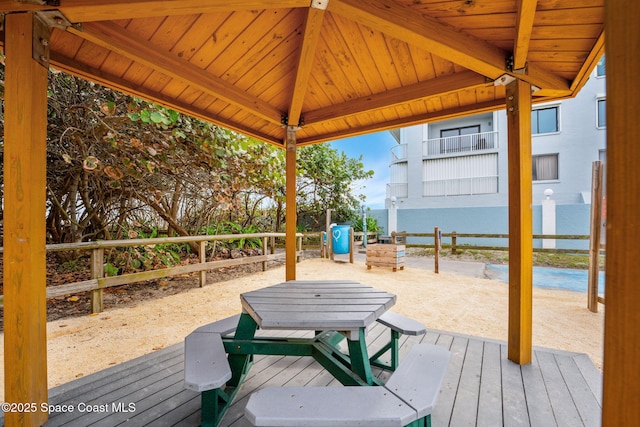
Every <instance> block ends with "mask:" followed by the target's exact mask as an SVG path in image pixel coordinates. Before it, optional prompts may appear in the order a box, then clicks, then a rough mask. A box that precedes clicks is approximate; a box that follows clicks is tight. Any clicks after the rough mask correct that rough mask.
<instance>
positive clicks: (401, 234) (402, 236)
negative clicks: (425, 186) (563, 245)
mask: <svg viewBox="0 0 640 427" xmlns="http://www.w3.org/2000/svg"><path fill="white" fill-rule="evenodd" d="M407 237H428V238H431V239H433V238H434V233H407V232H405V231H398V232H396V231H394V232H393V233H391V239H392V241H393V242H397V241H402V242H404V243H405V244H406V239H407ZM441 237H443V238H444V237H446V238H449V239H451V240H450V242H451V243H449V244H446V243H445V242H444V241H442V242H441V244H442V248H449V249H451V253H452V254H454V255H455V254H456V253H457V251H458V250H459V249H478V250H497V251H504V250H507V249H508V247H507V246H481V245H467V244H464V245H460V244H459V243H458V238H484V239H509V235H508V234H478V233H458V232H456V231H452V232H451V233H441ZM533 238H534V239H556V240H589V236H587V235H581V234H572V235H568V234H567V235H563V234H534V235H533ZM407 246H409V247H411V246H413V247H420V248H433V247H434V244H408V245H407ZM533 250H534V252H554V253H576V254H582V253H583V254H588V253H589V250H588V249H557V248H556V249H548V248H534V249H533Z"/></svg>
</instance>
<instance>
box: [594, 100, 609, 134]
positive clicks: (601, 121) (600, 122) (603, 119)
mask: <svg viewBox="0 0 640 427" xmlns="http://www.w3.org/2000/svg"><path fill="white" fill-rule="evenodd" d="M597 103H598V111H597V118H596V123H597V126H598V128H606V127H607V100H606V99H598V101H597Z"/></svg>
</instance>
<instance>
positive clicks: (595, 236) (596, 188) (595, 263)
mask: <svg viewBox="0 0 640 427" xmlns="http://www.w3.org/2000/svg"><path fill="white" fill-rule="evenodd" d="M600 230H602V162H601V161H599V160H597V161H595V162H593V165H592V168H591V232H590V233H589V234H590V239H589V277H588V280H587V283H588V285H587V289H588V290H587V308H588V309H589V310H591V311H592V312H594V313H597V312H598V275H599V274H600Z"/></svg>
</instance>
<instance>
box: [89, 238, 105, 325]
mask: <svg viewBox="0 0 640 427" xmlns="http://www.w3.org/2000/svg"><path fill="white" fill-rule="evenodd" d="M103 277H104V249H103V248H97V249H93V250H92V251H91V278H92V279H101V278H103ZM103 311H104V303H103V299H102V288H100V289H94V290H93V291H91V313H102V312H103Z"/></svg>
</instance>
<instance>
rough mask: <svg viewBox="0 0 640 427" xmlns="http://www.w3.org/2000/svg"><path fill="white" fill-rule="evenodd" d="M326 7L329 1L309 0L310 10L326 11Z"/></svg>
mask: <svg viewBox="0 0 640 427" xmlns="http://www.w3.org/2000/svg"><path fill="white" fill-rule="evenodd" d="M328 6H329V0H311V5H310V6H309V7H311V8H312V9H319V10H327V7H328Z"/></svg>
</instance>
